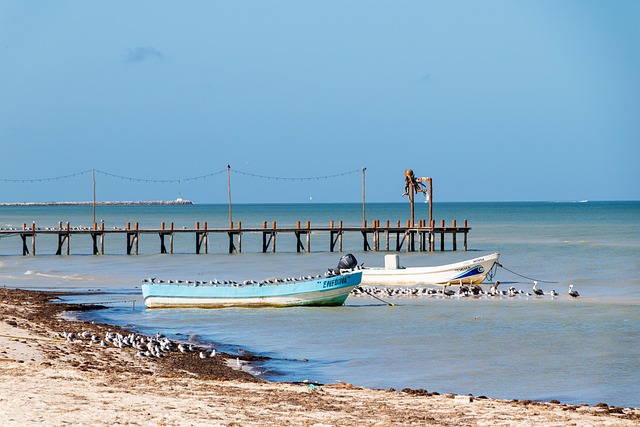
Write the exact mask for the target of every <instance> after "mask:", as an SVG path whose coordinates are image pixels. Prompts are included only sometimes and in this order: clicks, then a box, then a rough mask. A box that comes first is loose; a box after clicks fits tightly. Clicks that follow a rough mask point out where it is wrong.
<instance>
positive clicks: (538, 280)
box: [496, 262, 559, 283]
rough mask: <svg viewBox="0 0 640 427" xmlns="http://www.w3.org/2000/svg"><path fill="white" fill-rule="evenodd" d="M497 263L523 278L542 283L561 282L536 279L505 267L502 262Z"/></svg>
mask: <svg viewBox="0 0 640 427" xmlns="http://www.w3.org/2000/svg"><path fill="white" fill-rule="evenodd" d="M496 265H497V266H498V267H502V268H504V269H505V270H507V271H508V272H509V273H513V274H515V275H516V276H520V277H522V278H524V279H528V280H535V281H537V282H540V283H559V282H554V281H551V280H540V279H534V278H532V277H527V276H523V275H522V274H520V273H516V272H515V271H513V270H509V269H508V268H507V267H505V266H504V265H502V264H500V263H499V262H496Z"/></svg>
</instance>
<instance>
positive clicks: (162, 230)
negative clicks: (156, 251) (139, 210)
mask: <svg viewBox="0 0 640 427" xmlns="http://www.w3.org/2000/svg"><path fill="white" fill-rule="evenodd" d="M159 235H160V253H161V254H166V253H167V247H166V246H165V245H164V236H165V235H166V233H165V232H164V221H162V222H161V223H160V233H159Z"/></svg>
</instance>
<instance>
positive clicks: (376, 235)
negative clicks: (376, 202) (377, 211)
mask: <svg viewBox="0 0 640 427" xmlns="http://www.w3.org/2000/svg"><path fill="white" fill-rule="evenodd" d="M378 225H379V221H378V220H377V219H376V220H374V221H373V250H374V251H376V252H378V251H379V250H380V230H379V229H378Z"/></svg>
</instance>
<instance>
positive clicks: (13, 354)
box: [0, 289, 640, 426]
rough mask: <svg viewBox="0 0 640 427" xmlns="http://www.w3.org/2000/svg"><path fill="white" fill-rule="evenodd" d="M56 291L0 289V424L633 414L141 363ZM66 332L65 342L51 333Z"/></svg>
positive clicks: (380, 421)
mask: <svg viewBox="0 0 640 427" xmlns="http://www.w3.org/2000/svg"><path fill="white" fill-rule="evenodd" d="M56 295H61V294H60V293H56V294H53V293H46V292H36V291H23V290H9V289H0V302H1V304H0V378H1V380H0V419H1V420H3V425H4V426H14V425H15V426H28V425H36V424H37V425H52V426H59V425H68V424H71V425H92V426H102V425H104V426H106V425H114V424H120V425H168V426H169V425H170V426H191V425H220V426H254V425H255V426H264V425H272V426H283V425H284V426H286V425H296V426H297V425H307V426H334V425H335V426H366V425H371V426H386V425H433V426H483V425H491V426H496V425H521V426H534V425H535V426H537V425H544V426H571V425H575V426H636V425H639V424H640V409H638V408H619V407H610V406H608V405H606V404H605V403H601V404H598V405H596V406H588V405H567V404H563V403H561V402H532V401H525V400H521V401H510V400H499V399H492V398H486V397H484V396H462V395H452V394H447V395H440V394H438V393H435V392H432V391H427V390H422V389H421V390H410V389H405V390H397V391H396V390H372V389H365V388H360V387H356V386H353V385H351V384H345V383H338V384H324V385H313V384H287V383H269V382H265V381H262V380H260V379H257V378H255V377H253V376H252V375H250V374H249V373H248V372H246V371H245V370H243V369H239V368H238V365H240V367H241V368H242V367H245V368H246V367H247V366H249V363H250V362H251V360H252V359H254V358H253V357H252V356H250V355H242V356H240V357H238V356H237V355H227V354H216V355H215V356H214V357H208V358H206V359H202V358H200V356H199V352H200V351H199V349H198V350H195V351H191V352H187V353H181V352H179V351H171V352H167V353H165V356H164V357H161V358H156V357H148V356H145V357H142V356H139V355H138V354H139V351H138V350H136V349H134V348H131V347H127V348H118V347H115V346H113V345H108V346H103V345H99V344H97V343H96V342H95V341H94V343H93V344H92V343H91V340H89V339H87V338H82V335H81V334H82V333H83V332H85V333H86V335H87V336H88V335H91V334H94V335H95V336H97V337H99V338H102V337H104V336H105V334H106V333H111V334H118V333H120V334H122V335H123V336H126V335H127V334H129V331H125V330H122V329H120V328H118V327H114V326H110V325H103V324H94V323H86V322H72V321H68V320H65V319H64V318H63V317H62V314H63V313H64V312H66V311H78V310H89V309H94V308H96V307H91V306H86V305H73V304H54V303H52V302H51V300H52V299H53V298H55V296H56ZM65 331H66V332H72V333H74V334H75V337H72V338H70V339H67V338H64V337H63V336H61V334H63V332H65Z"/></svg>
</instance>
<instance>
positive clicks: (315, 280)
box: [142, 255, 362, 308]
mask: <svg viewBox="0 0 640 427" xmlns="http://www.w3.org/2000/svg"><path fill="white" fill-rule="evenodd" d="M349 256H351V257H352V255H349ZM345 257H346V255H345ZM343 258H344V257H343ZM343 267H344V265H343V264H338V268H336V269H330V270H329V271H328V272H327V273H325V275H324V276H322V275H317V276H306V277H299V278H288V279H276V278H272V279H267V280H263V281H260V282H257V281H251V280H249V281H244V282H243V283H236V282H234V281H228V282H226V283H224V282H219V281H217V280H212V281H208V282H205V281H164V280H158V279H155V278H153V279H145V280H144V281H143V283H142V295H143V297H144V303H145V305H146V306H147V307H149V308H186V307H196V308H222V307H291V306H339V305H342V304H344V301H345V300H346V299H347V297H348V296H349V293H350V292H351V291H352V290H353V288H355V287H356V286H358V285H359V284H360V280H361V278H362V271H359V270H358V271H354V267H355V258H353V261H352V265H350V266H348V268H343Z"/></svg>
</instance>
